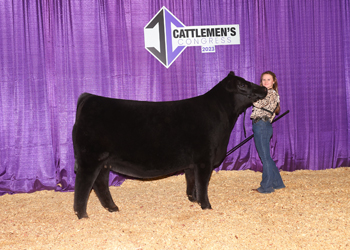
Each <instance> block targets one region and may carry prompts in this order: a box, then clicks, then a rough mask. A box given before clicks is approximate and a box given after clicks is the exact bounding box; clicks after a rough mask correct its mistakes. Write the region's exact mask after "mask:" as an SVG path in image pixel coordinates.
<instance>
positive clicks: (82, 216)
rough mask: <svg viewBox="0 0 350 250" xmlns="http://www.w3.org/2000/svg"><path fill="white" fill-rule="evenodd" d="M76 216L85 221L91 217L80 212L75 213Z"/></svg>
mask: <svg viewBox="0 0 350 250" xmlns="http://www.w3.org/2000/svg"><path fill="white" fill-rule="evenodd" d="M75 214H76V215H77V216H78V219H79V220H80V219H84V218H86V219H87V218H89V216H88V215H87V213H78V212H75Z"/></svg>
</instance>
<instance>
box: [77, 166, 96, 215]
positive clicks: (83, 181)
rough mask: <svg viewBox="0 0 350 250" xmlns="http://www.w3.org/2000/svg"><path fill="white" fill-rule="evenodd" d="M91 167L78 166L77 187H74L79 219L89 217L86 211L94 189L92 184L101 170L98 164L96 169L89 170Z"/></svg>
mask: <svg viewBox="0 0 350 250" xmlns="http://www.w3.org/2000/svg"><path fill="white" fill-rule="evenodd" d="M88 169H89V168H87V166H84V165H82V164H79V165H78V166H77V170H76V178H75V187H74V211H75V214H76V215H77V216H78V218H79V219H81V218H88V215H87V213H86V207H87V202H88V199H89V195H90V192H91V189H92V186H93V184H94V182H95V180H96V177H97V175H98V174H99V171H100V170H101V169H100V168H98V167H97V166H96V167H95V169H94V170H90V171H88Z"/></svg>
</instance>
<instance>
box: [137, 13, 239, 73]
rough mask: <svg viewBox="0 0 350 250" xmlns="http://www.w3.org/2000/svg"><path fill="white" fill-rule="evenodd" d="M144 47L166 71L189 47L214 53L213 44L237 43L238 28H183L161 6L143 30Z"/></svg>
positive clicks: (227, 26)
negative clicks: (197, 47) (196, 47)
mask: <svg viewBox="0 0 350 250" xmlns="http://www.w3.org/2000/svg"><path fill="white" fill-rule="evenodd" d="M144 38H145V48H146V49H147V50H148V51H149V52H150V53H151V54H152V55H153V56H154V57H155V58H157V59H158V61H160V62H161V63H162V64H163V65H164V66H165V67H166V68H169V67H170V65H171V64H172V63H173V62H174V61H175V60H176V58H177V57H178V56H179V55H180V54H181V53H182V52H183V51H184V50H185V48H187V47H190V46H200V47H202V48H201V49H202V53H214V52H215V46H217V45H234V44H240V36H239V25H238V24H232V25H211V26H185V25H184V24H183V23H182V22H181V21H180V20H179V19H177V18H176V17H175V16H174V15H173V14H172V13H171V12H170V11H169V10H168V9H167V8H165V7H162V8H161V9H160V10H159V11H158V13H157V14H156V15H155V16H154V17H153V18H152V20H151V21H149V23H148V24H147V25H146V26H145V27H144Z"/></svg>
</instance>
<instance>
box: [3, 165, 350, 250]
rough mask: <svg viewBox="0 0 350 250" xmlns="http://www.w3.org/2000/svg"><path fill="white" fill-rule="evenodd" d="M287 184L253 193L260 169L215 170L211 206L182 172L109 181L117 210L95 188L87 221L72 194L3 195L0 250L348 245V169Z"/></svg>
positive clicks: (289, 175) (299, 174)
mask: <svg viewBox="0 0 350 250" xmlns="http://www.w3.org/2000/svg"><path fill="white" fill-rule="evenodd" d="M281 175H282V178H283V180H284V183H285V185H286V186H287V187H286V188H285V189H282V190H276V191H275V192H274V193H271V194H259V193H256V192H252V191H251V190H252V189H253V188H257V187H258V185H259V183H260V181H261V173H260V172H254V171H250V170H245V171H220V172H218V173H216V172H213V175H212V178H211V181H210V185H209V199H210V202H211V205H212V207H213V209H212V210H204V211H203V210H201V209H200V206H199V205H198V204H194V203H191V202H190V201H189V200H188V199H187V197H186V194H185V189H186V185H185V176H184V175H179V176H173V177H169V178H165V179H160V180H156V181H137V180H126V181H125V182H124V183H123V184H122V185H121V186H120V187H110V189H111V193H112V196H113V199H114V201H115V203H116V204H117V206H118V207H119V209H120V211H119V212H116V213H109V212H107V211H106V210H105V209H104V208H103V207H102V206H101V205H100V202H99V201H98V199H97V197H96V195H95V193H94V192H92V193H91V195H90V199H89V203H88V209H87V212H88V214H89V217H90V218H89V219H82V220H78V219H77V217H76V215H75V214H74V212H73V195H74V194H73V193H72V192H69V193H63V192H54V191H41V192H35V193H32V194H16V195H4V196H1V197H0V204H1V206H0V222H1V225H0V230H1V233H0V249H75V250H76V249H117V250H118V249H143V250H146V249H350V168H349V167H342V168H337V169H329V170H319V171H309V170H300V171H295V172H281Z"/></svg>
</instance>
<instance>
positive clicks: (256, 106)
mask: <svg viewBox="0 0 350 250" xmlns="http://www.w3.org/2000/svg"><path fill="white" fill-rule="evenodd" d="M279 102H280V96H279V95H278V94H277V92H276V91H275V90H274V89H269V90H268V91H267V95H266V97H265V98H264V99H261V100H258V101H256V102H254V103H253V109H252V114H251V116H250V119H255V118H258V117H263V116H267V117H268V118H269V121H270V123H271V122H272V120H273V118H275V115H276V114H275V112H274V111H275V109H276V108H277V104H278V103H279ZM264 109H267V110H269V111H271V112H272V113H273V114H271V113H270V112H268V111H265V110H264Z"/></svg>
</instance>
